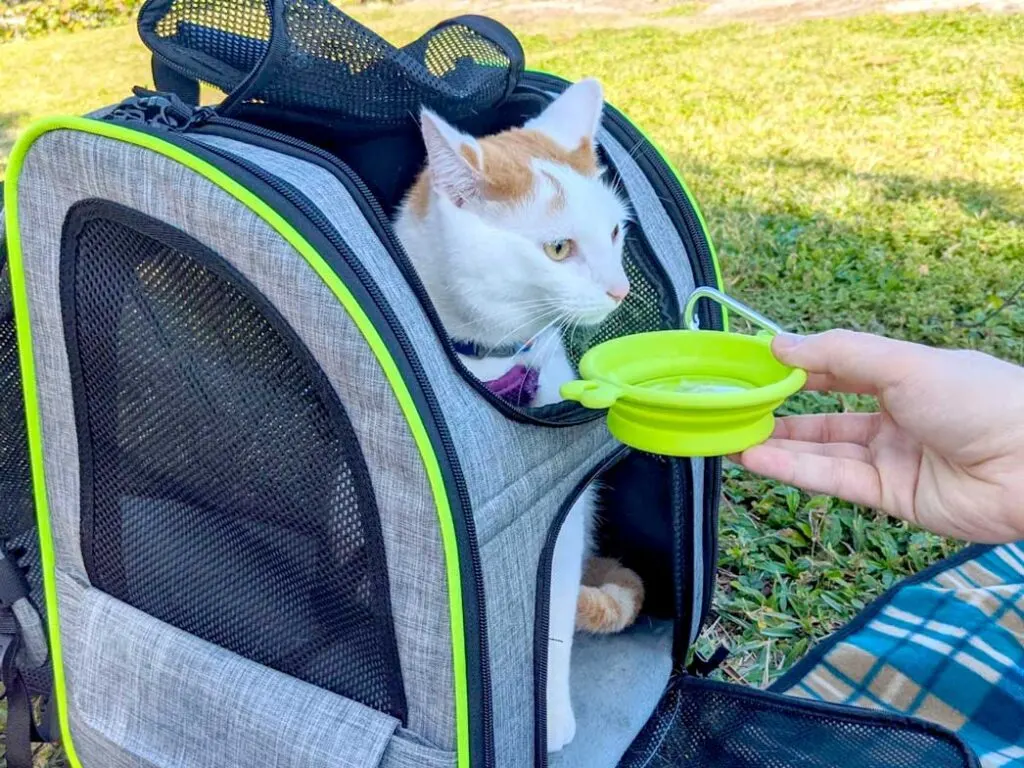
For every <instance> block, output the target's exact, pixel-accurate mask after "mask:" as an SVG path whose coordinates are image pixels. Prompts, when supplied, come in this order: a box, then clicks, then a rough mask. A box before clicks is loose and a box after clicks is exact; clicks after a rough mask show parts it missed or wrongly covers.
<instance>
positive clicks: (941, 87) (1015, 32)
mask: <svg viewBox="0 0 1024 768" xmlns="http://www.w3.org/2000/svg"><path fill="white" fill-rule="evenodd" d="M361 12H365V13H370V14H371V15H372V16H373V17H374V25H375V26H377V27H379V28H380V29H382V31H384V32H385V33H386V34H388V35H391V36H393V37H396V38H399V39H408V38H409V37H412V36H413V35H414V34H415V33H416V32H418V30H421V29H423V28H425V26H426V25H427V24H428V23H430V22H432V21H434V20H436V18H433V17H431V15H430V13H426V12H423V13H420V12H417V14H416V15H415V16H404V15H400V14H395V13H393V12H391V11H387V10H381V9H379V8H378V9H371V10H369V11H361ZM405 12H406V9H403V11H402V14H404V13H405ZM686 12H687V13H688V12H689V10H688V7H687V9H686ZM679 15H680V14H676V17H677V18H675V19H673V21H678V17H679ZM410 19H413V20H412V21H410ZM520 31H521V32H522V33H523V35H522V36H523V40H524V44H525V47H526V49H527V54H528V62H529V63H530V65H531V66H533V67H537V68H543V69H546V70H549V71H553V72H557V73H560V74H563V75H566V76H569V77H578V76H582V75H585V74H590V75H596V76H598V77H600V78H601V79H602V80H603V81H604V82H605V84H606V87H607V90H608V96H609V99H610V100H611V101H612V102H613V103H615V104H616V105H617V106H619V107H621V108H622V109H624V110H625V111H626V112H627V113H628V114H629V115H630V116H631V117H632V118H633V119H634V120H635V121H637V122H638V123H639V124H640V125H642V126H643V127H644V128H645V129H646V130H647V131H648V132H649V133H650V134H651V135H652V136H653V137H654V138H655V139H656V140H657V141H658V142H659V143H660V144H661V145H662V146H663V148H664V149H665V150H666V152H667V153H668V155H669V156H670V157H671V158H672V159H673V160H674V161H675V163H676V164H677V165H678V166H679V168H680V169H681V171H682V172H683V174H684V176H685V177H686V178H687V180H688V183H689V185H690V187H691V189H692V190H693V192H694V193H695V195H696V197H697V199H698V200H700V201H701V204H702V207H703V209H704V213H705V217H706V218H707V220H708V221H709V224H710V227H711V230H712V234H713V237H714V240H715V242H716V244H717V246H718V249H719V252H720V253H721V256H722V261H723V266H724V271H725V274H726V276H727V281H728V288H729V290H730V291H731V292H732V293H734V294H735V295H736V296H738V297H739V298H741V299H742V300H744V301H746V302H748V303H750V304H752V305H753V306H755V307H757V308H759V309H761V310H762V311H764V312H766V313H767V314H768V315H769V316H772V317H774V318H775V319H777V320H778V321H780V322H781V323H782V324H784V325H786V326H788V327H789V328H792V329H797V330H802V331H811V330H818V329H824V328H829V327H833V326H845V327H852V328H858V329H864V330H869V331H875V332H881V333H886V334H890V335H894V336H898V337H901V338H907V339H912V340H917V341H922V342H927V343H929V344H936V345H944V346H958V347H960V346H967V347H976V348H979V349H983V350H987V351H989V352H992V353H994V354H997V355H1000V356H1002V357H1005V358H1008V359H1011V360H1014V361H1016V362H1018V363H1021V362H1024V307H1022V305H1021V302H1020V301H1019V297H1020V287H1021V280H1024V269H1022V265H1024V192H1022V189H1024V133H1022V132H1021V131H1020V130H1019V122H1020V117H1021V115H1022V114H1024V46H1021V45H1020V44H1019V41H1020V40H1021V39H1024V17H1022V16H990V15H984V14H980V13H973V12H962V13H955V14H943V15H911V16H901V17H880V16H870V17H861V18H854V19H846V20H837V21H827V20H826V21H813V22H804V23H800V24H795V25H791V26H782V27H763V26H761V27H757V26H741V25H732V26H722V27H717V28H712V29H705V30H693V31H689V32H688V31H685V30H683V29H682V28H680V27H678V26H673V27H672V28H671V29H669V28H667V27H665V26H662V25H660V24H659V21H658V18H656V17H652V18H651V19H650V20H649V25H648V26H637V27H633V28H628V29H614V30H613V29H587V30H585V31H580V30H579V29H578V28H576V27H572V26H569V22H568V21H565V20H562V21H559V22H557V25H556V26H553V27H552V26H551V25H548V26H544V25H543V24H542V23H541V22H539V21H538V22H537V23H534V24H531V25H529V26H528V28H526V29H524V30H520ZM0 62H2V63H0V93H3V94H4V100H3V101H4V105H5V108H4V109H6V112H5V111H3V110H0V169H2V168H3V163H4V160H3V157H4V156H5V154H6V152H7V151H9V148H10V145H11V143H12V141H13V135H14V133H15V132H16V131H17V130H18V129H20V128H22V127H24V125H26V124H27V123H28V122H29V121H31V120H33V119H35V118H38V117H40V116H42V115H44V114H47V113H52V112H73V113H80V112H83V111H86V110H88V109H90V108H92V107H95V106H98V105H101V104H104V103H108V102H112V101H115V100H118V99H119V98H121V97H122V96H123V95H125V94H126V92H127V90H128V88H129V87H130V86H131V85H134V84H148V81H149V73H148V60H147V57H146V55H145V52H144V49H143V48H142V46H141V45H140V44H139V43H137V42H136V37H135V32H134V29H133V28H131V27H122V28H113V29H103V30H97V31H90V32H82V33H77V34H74V35H70V36H64V35H54V36H50V37H45V38H41V39H37V40H33V41H29V42H24V43H12V44H9V45H7V46H4V50H3V51H2V52H0ZM14 62H17V64H15V63H14ZM1015 296H1016V297H1017V298H1014V297H1015ZM866 405H868V403H865V402H863V401H862V400H857V399H849V398H836V397H825V396H813V395H802V396H800V397H798V398H796V399H795V400H794V401H793V402H792V403H791V404H790V406H789V408H790V409H791V410H794V411H817V410H822V409H835V408H845V409H857V408H863V407H865V406H866ZM955 407H956V406H955V404H951V408H955ZM721 514H722V526H721V540H720V543H721V561H720V562H721V573H720V578H719V586H720V590H719V594H718V600H717V611H716V617H715V619H714V621H713V623H712V626H711V628H710V629H709V631H708V633H707V635H706V637H705V638H704V639H703V640H702V647H704V648H705V649H707V648H710V647H711V646H712V645H713V644H714V643H717V642H720V641H727V642H728V644H729V645H730V646H731V647H732V649H733V652H734V653H733V657H732V659H731V660H730V662H729V663H728V665H727V667H726V668H725V669H724V670H723V672H722V674H724V675H726V676H728V677H730V678H741V679H744V680H748V681H752V682H755V683H759V684H760V683H765V682H768V681H770V680H772V679H773V678H775V677H776V676H777V675H778V674H779V673H780V672H781V671H782V670H783V669H785V668H786V667H787V666H788V665H789V664H790V663H791V662H792V661H793V660H794V659H796V658H797V657H799V656H800V655H802V654H803V653H804V652H805V651H806V650H807V648H808V647H809V646H810V645H811V644H812V643H813V642H814V641H815V640H817V639H818V638H820V637H822V636H824V635H825V634H827V633H829V632H830V631H832V630H833V629H835V628H836V627H837V626H839V625H840V624H842V623H843V622H845V621H846V620H848V619H849V618H850V617H851V616H852V615H853V614H854V613H856V612H857V611H859V610H860V609H861V608H863V607H864V605H865V604H866V603H868V602H869V601H870V600H872V599H873V598H874V597H876V596H877V595H878V594H880V593H881V592H882V591H883V590H884V589H885V588H886V587H888V586H889V585H891V584H892V583H894V582H895V581H896V580H898V579H899V578H901V577H903V576H905V575H907V574H909V573H913V572H915V571H917V570H920V569H921V568H923V567H925V566H927V565H928V564H929V563H931V562H934V561H935V560H937V559H939V558H941V557H942V556H944V555H946V554H947V553H949V552H951V551H952V549H953V548H954V545H952V544H950V543H949V542H946V541H943V540H941V539H939V538H937V537H934V536H930V535H927V534H924V533H921V532H919V531H915V530H913V529H911V528H909V527H907V526H905V525H903V524H896V523H893V522H891V521H889V520H887V519H885V518H883V517H880V516H878V515H876V514H873V513H870V512H867V511H864V510H858V509H854V508H853V507H851V506H850V505H848V504H845V503H841V502H837V501H834V500H831V499H826V498H820V497H818V498H809V497H807V496H805V495H803V494H801V493H799V492H796V491H794V490H792V489H788V488H784V487H779V486H777V485H775V484H773V483H770V482H766V481H763V480H759V479H756V478H753V477H750V476H749V475H747V474H745V473H743V472H742V471H740V470H739V469H737V468H735V467H729V468H727V482H726V486H725V492H724V497H723V505H722V513H721Z"/></svg>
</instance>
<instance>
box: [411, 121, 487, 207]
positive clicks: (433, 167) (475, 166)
mask: <svg viewBox="0 0 1024 768" xmlns="http://www.w3.org/2000/svg"><path fill="white" fill-rule="evenodd" d="M420 130H421V131H422V133H423V144H424V146H425V147H426V149H427V163H428V165H429V167H430V179H431V183H432V184H433V186H434V189H436V190H437V191H438V192H440V193H441V194H443V195H445V196H447V197H448V199H449V200H451V201H452V202H453V203H455V205H457V206H460V207H461V206H462V205H464V204H465V203H468V202H471V201H473V200H475V199H477V198H478V197H479V196H480V194H481V186H482V184H483V167H482V166H483V153H482V152H481V150H480V145H479V144H477V142H476V139H474V138H473V137H472V136H470V135H469V134H466V133H462V132H461V131H459V130H458V129H457V128H455V127H454V126H452V125H449V124H448V123H447V122H445V121H444V119H442V118H441V117H440V116H439V115H437V114H435V113H433V112H431V111H430V110H429V109H427V108H426V107H424V108H423V111H422V113H421V114H420Z"/></svg>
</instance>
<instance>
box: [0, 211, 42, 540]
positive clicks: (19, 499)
mask: <svg viewBox="0 0 1024 768" xmlns="http://www.w3.org/2000/svg"><path fill="white" fill-rule="evenodd" d="M0 215H3V209H2V208H0ZM34 514H35V512H34V508H33V505H32V478H31V475H30V471H29V464H28V441H27V438H26V435H25V400H24V395H23V390H22V386H21V368H20V366H19V364H18V347H17V339H16V337H15V331H14V305H13V302H12V299H11V278H10V272H9V269H8V266H7V248H6V246H5V245H4V244H3V242H2V241H0V539H9V538H11V537H13V536H15V535H17V534H19V533H21V532H23V531H25V530H28V529H30V528H33V527H34V519H35V518H34Z"/></svg>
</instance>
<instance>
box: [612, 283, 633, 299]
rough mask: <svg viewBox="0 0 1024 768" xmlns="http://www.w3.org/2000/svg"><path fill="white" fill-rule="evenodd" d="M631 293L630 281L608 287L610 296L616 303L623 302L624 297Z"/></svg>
mask: <svg viewBox="0 0 1024 768" xmlns="http://www.w3.org/2000/svg"><path fill="white" fill-rule="evenodd" d="M628 295H629V283H622V284H621V285H613V286H612V287H611V288H609V289H608V296H609V297H610V298H611V299H612V300H613V301H614V302H615V303H616V304H621V303H622V301H623V299H625V298H626V297H627V296H628Z"/></svg>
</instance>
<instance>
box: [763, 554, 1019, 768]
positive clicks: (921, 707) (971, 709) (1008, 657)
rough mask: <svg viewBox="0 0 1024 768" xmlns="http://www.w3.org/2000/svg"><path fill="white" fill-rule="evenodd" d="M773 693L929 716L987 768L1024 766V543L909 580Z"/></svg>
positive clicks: (966, 557) (958, 560) (826, 643)
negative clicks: (947, 729)
mask: <svg viewBox="0 0 1024 768" xmlns="http://www.w3.org/2000/svg"><path fill="white" fill-rule="evenodd" d="M772 689H773V690H774V691H776V692H780V693H786V694H789V695H793V696H801V697H806V698H811V699H817V700H820V701H829V702H835V703H840V704H851V705H854V706H861V707H868V708H873V709H881V710H886V711H889V712H895V713H899V714H903V715H911V716H916V717H920V718H924V719H926V720H931V721H933V722H936V723H939V724H940V725H943V726H945V727H947V728H949V729H950V730H953V731H956V732H957V733H958V734H959V735H960V738H962V739H963V740H964V741H965V742H966V743H967V744H968V745H969V746H970V747H971V748H972V749H973V750H974V752H975V753H976V754H977V756H978V758H979V759H980V761H981V764H982V766H984V768H996V767H997V766H999V767H1002V766H1011V767H1012V768H1024V542H1021V543H1018V544H1010V545H1006V546H1000V547H969V548H967V549H965V550H963V551H962V552H960V553H959V554H958V555H956V556H954V557H953V558H950V559H948V560H946V561H944V562H942V563H939V564H938V565H936V566H934V567H932V568H930V569H928V570H927V571H925V572H923V573H920V574H918V575H917V576H916V577H914V578H912V579H909V580H907V581H905V582H903V583H902V584H900V585H899V586H897V587H896V588H895V589H893V590H892V591H890V592H889V593H888V594H886V595H885V596H883V597H882V598H880V599H879V600H878V601H877V602H875V603H874V604H872V605H871V606H869V607H868V608H867V609H866V610H865V611H864V612H863V613H862V614H861V615H860V616H858V617H857V619H855V620H854V621H853V622H852V623H851V624H850V625H849V626H847V627H845V628H844V629H843V630H841V631H840V632H839V633H837V634H836V635H835V636H833V637H831V638H829V639H828V640H826V641H824V642H823V643H822V644H821V645H820V646H818V647H817V648H815V649H814V650H813V651H812V652H811V654H810V655H809V656H808V657H807V658H805V659H804V660H802V661H801V662H800V663H799V664H798V665H797V666H796V667H795V668H794V669H792V670H791V671H790V672H789V673H788V674H787V675H786V676H785V677H783V678H782V679H781V680H779V681H778V682H777V683H776V684H775V685H774V686H772Z"/></svg>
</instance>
